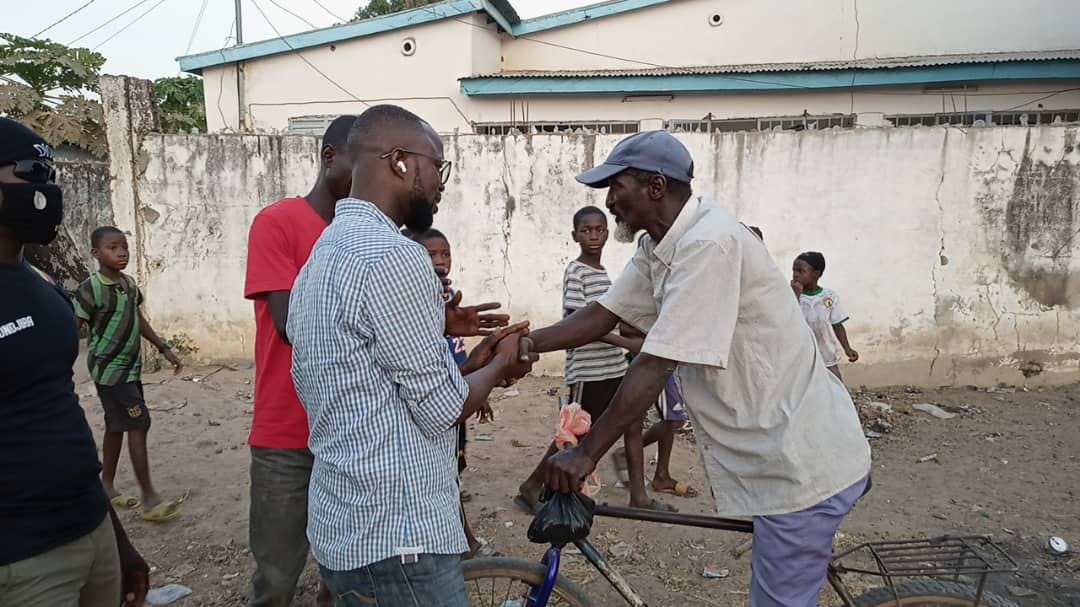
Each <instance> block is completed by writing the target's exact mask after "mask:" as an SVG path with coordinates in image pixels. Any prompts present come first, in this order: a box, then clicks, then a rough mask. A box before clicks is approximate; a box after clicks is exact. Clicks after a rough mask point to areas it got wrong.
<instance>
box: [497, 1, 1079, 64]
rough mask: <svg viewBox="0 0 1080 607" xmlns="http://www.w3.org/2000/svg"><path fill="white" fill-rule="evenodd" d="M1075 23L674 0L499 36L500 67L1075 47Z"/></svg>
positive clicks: (994, 6) (1019, 15)
mask: <svg viewBox="0 0 1080 607" xmlns="http://www.w3.org/2000/svg"><path fill="white" fill-rule="evenodd" d="M713 14H719V15H721V17H723V24H722V25H720V26H715V27H714V26H712V25H710V24H709V17H710V16H711V15H713ZM1078 22H1080V3H1078V2H1075V0H1028V1H1026V2H1015V1H1013V0H950V1H948V2H941V1H939V0H912V1H910V2H904V3H902V4H897V3H895V2H884V1H882V0H870V1H868V0H841V1H839V2H820V1H818V0H794V1H793V0H755V1H753V2H746V1H735V0H724V1H720V2H717V1H716V0H679V1H677V2H667V3H664V4H661V5H656V6H652V7H649V8H645V9H640V10H637V11H633V12H628V13H623V14H620V15H613V16H610V17H604V18H602V19H593V20H589V21H584V22H582V23H578V24H575V25H570V26H566V27H561V28H558V29H553V30H547V31H543V32H537V33H534V34H529V35H528V36H524V37H520V38H516V39H507V40H506V41H505V42H504V43H503V57H504V64H503V69H506V70H588V69H640V68H648V67H653V66H656V65H659V66H698V65H731V64H751V63H785V62H800V61H832V60H849V59H855V58H859V59H865V58H873V57H877V58H881V57H910V56H918V55H946V54H954V53H989V52H1015V51H1028V50H1030V51H1034V50H1047V49H1075V48H1080V30H1077V28H1076V27H1075V24H1076V23H1078ZM537 41H540V42H537ZM543 43H548V44H543ZM552 44H556V45H562V46H564V47H571V48H573V49H581V50H585V51H591V53H593V54H589V53H583V52H580V51H575V50H569V49H565V48H559V47H555V46H552ZM603 55H607V56H606V57H605V56H603Z"/></svg>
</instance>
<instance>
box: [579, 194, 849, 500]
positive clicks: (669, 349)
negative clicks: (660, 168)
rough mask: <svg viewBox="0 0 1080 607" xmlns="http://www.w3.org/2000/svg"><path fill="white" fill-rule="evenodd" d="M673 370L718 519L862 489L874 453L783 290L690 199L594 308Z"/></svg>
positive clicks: (644, 242)
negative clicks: (629, 330) (619, 322)
mask: <svg viewBox="0 0 1080 607" xmlns="http://www.w3.org/2000/svg"><path fill="white" fill-rule="evenodd" d="M599 303H600V305H602V306H604V307H605V308H607V309H608V310H610V311H611V312H612V313H614V314H615V315H617V316H619V317H620V318H622V319H623V320H624V321H626V322H628V323H629V324H631V325H633V326H635V327H637V328H638V329H640V330H642V331H645V332H646V333H648V336H647V337H646V338H645V344H644V345H643V346H642V349H641V351H642V352H645V353H648V354H651V355H653V356H659V357H662V358H666V359H669V360H673V361H677V362H678V363H679V366H678V370H677V371H676V373H678V376H679V380H680V381H681V385H682V387H683V396H684V397H685V401H686V402H685V406H686V409H687V410H688V412H689V413H690V418H691V420H692V421H693V423H694V430H695V432H696V433H697V445H698V449H699V451H700V454H701V457H702V460H703V462H704V466H705V472H706V475H707V476H708V480H709V483H710V484H711V485H712V489H713V493H714V495H715V498H716V507H717V510H718V511H719V512H720V513H721V514H725V515H729V516H749V515H768V514H782V513H788V512H797V511H799V510H803V509H806V508H809V507H810V506H813V505H815V504H818V503H820V502H822V501H824V500H826V499H828V498H829V497H832V496H833V495H835V494H837V493H839V492H841V491H843V490H844V489H846V488H848V487H850V486H851V485H853V484H855V483H856V482H858V481H860V480H862V479H863V478H864V477H865V476H866V475H867V474H868V473H869V472H870V446H869V445H868V444H867V442H866V439H865V438H864V437H863V433H862V427H861V426H860V424H859V418H858V416H857V415H856V413H855V407H854V405H853V404H852V402H851V397H850V396H849V395H848V392H847V389H845V388H844V385H843V384H842V383H841V382H840V380H838V379H837V378H836V377H835V376H834V375H833V374H832V373H830V372H829V371H828V370H827V369H826V368H825V365H824V362H823V361H822V359H821V356H820V355H818V353H817V348H816V347H815V345H814V336H813V334H812V333H811V331H810V328H809V327H808V326H807V324H806V321H805V320H803V315H802V312H801V311H800V309H799V304H798V302H797V301H796V300H795V298H794V297H793V296H792V294H791V287H790V286H789V283H788V280H787V278H786V277H785V276H784V275H783V274H782V273H781V272H780V270H779V269H778V268H777V267H776V265H775V264H774V263H773V261H772V258H771V257H770V256H769V254H768V252H767V251H766V249H765V245H764V244H763V243H762V242H761V241H760V240H758V238H757V236H755V235H754V234H753V233H752V232H750V230H749V229H747V228H746V227H745V226H743V225H742V224H740V223H739V222H738V221H736V220H735V218H734V217H732V216H731V214H729V213H728V212H727V211H725V210H723V209H721V208H720V207H719V206H718V205H717V204H716V203H715V202H713V201H710V200H705V199H696V198H692V199H690V200H689V201H688V202H687V203H686V205H685V206H684V207H683V209H682V211H681V212H680V213H679V216H678V217H677V218H676V220H675V222H674V223H673V224H672V225H671V229H670V230H669V231H668V233H667V234H666V235H665V236H664V238H663V239H662V240H661V241H660V242H659V243H654V242H653V241H652V239H651V238H650V237H649V236H648V235H645V236H643V237H642V238H641V240H640V242H639V243H638V250H637V252H636V253H635V254H634V257H633V258H632V259H631V260H630V263H629V264H627V266H626V269H625V270H624V271H623V273H622V275H621V276H619V278H618V279H617V280H616V281H615V284H613V285H612V286H611V289H610V290H608V292H607V294H605V295H604V296H603V297H601V298H600V300H599Z"/></svg>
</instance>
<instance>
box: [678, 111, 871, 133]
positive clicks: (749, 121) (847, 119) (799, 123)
mask: <svg viewBox="0 0 1080 607" xmlns="http://www.w3.org/2000/svg"><path fill="white" fill-rule="evenodd" d="M853 126H855V114H828V115H824V116H770V117H767V118H723V119H713V120H669V121H667V124H666V125H665V128H666V129H667V130H669V131H675V132H686V133H717V132H721V133H722V132H732V131H803V130H821V129H831V128H850V127H853Z"/></svg>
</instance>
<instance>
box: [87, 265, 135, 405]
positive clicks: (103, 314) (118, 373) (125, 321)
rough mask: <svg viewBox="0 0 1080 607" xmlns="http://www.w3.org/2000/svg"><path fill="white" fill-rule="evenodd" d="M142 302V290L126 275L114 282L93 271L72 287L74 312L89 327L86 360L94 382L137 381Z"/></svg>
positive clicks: (117, 382) (112, 383)
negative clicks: (80, 282) (77, 285)
mask: <svg viewBox="0 0 1080 607" xmlns="http://www.w3.org/2000/svg"><path fill="white" fill-rule="evenodd" d="M142 302H143V297H142V292H140V291H139V287H138V286H136V284H135V280H134V279H133V278H131V277H130V276H128V275H127V274H121V275H120V280H119V281H117V282H113V281H112V280H111V279H109V278H107V277H105V276H103V275H102V274H101V273H100V272H98V273H94V274H92V275H91V276H90V278H87V279H86V280H84V281H83V282H82V284H80V285H79V288H78V289H76V290H75V297H74V304H75V315H76V316H78V317H79V318H81V319H82V320H84V321H86V323H87V325H89V327H90V331H89V333H90V339H89V340H88V342H87V357H86V362H87V364H88V366H89V367H90V378H91V379H93V380H94V382H95V383H98V384H101V385H104V386H115V385H117V384H125V383H131V382H136V381H139V377H140V373H141V371H142V357H141V356H140V347H141V345H142V327H141V326H140V323H139V306H140V305H142Z"/></svg>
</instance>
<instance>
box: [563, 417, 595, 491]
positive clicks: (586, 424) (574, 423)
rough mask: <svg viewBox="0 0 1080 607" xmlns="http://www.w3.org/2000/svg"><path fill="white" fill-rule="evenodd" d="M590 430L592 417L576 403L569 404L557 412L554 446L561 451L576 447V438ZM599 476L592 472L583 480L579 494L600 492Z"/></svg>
mask: <svg viewBox="0 0 1080 607" xmlns="http://www.w3.org/2000/svg"><path fill="white" fill-rule="evenodd" d="M591 428H592V416H591V415H589V412H588V411H586V410H584V409H582V408H581V405H579V404H578V403H570V404H569V405H567V406H565V407H563V408H562V410H561V411H559V425H558V426H557V427H556V428H555V446H556V447H557V448H559V449H563V448H565V447H567V446H570V447H576V446H577V444H578V437H579V436H584V435H585V434H588V433H589V430H590V429H591ZM600 487H601V484H600V476H599V475H598V474H596V472H595V471H594V472H593V473H592V474H590V475H589V477H588V478H586V479H585V482H584V483H583V484H582V486H581V492H582V493H584V494H585V495H589V496H592V495H596V494H597V493H599V492H600Z"/></svg>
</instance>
